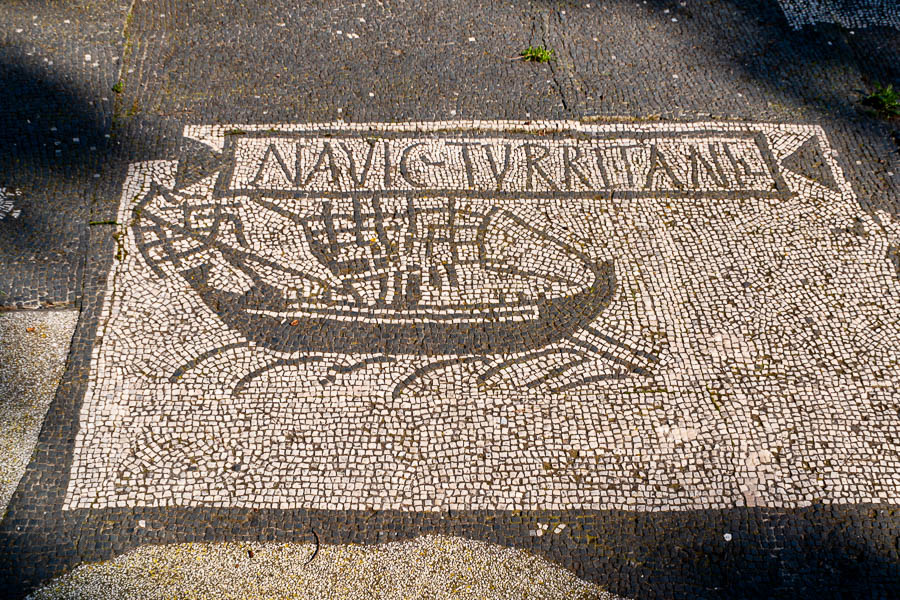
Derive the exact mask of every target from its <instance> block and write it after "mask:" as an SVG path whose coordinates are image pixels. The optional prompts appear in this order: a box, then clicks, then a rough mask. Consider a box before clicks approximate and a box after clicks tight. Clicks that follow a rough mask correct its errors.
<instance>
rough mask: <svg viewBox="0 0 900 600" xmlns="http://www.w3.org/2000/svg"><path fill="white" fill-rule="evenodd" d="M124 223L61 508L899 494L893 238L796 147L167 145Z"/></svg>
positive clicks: (451, 128) (565, 136) (282, 139)
mask: <svg viewBox="0 0 900 600" xmlns="http://www.w3.org/2000/svg"><path fill="white" fill-rule="evenodd" d="M117 223H118V228H119V231H118V234H117V248H116V255H115V260H114V261H113V266H112V269H111V272H110V274H109V278H108V281H107V285H106V292H105V295H104V297H103V309H102V313H101V316H100V320H99V325H98V331H97V337H96V341H95V343H94V347H93V356H92V361H91V366H90V374H89V386H88V389H87V391H86V393H85V396H84V400H83V403H82V406H81V415H80V421H79V428H78V433H77V437H76V440H75V448H74V452H73V461H72V466H71V472H70V477H69V482H68V489H67V493H66V500H65V507H66V509H69V510H71V509H79V508H95V509H98V508H100V509H102V508H112V507H140V506H146V507H174V506H218V507H242V508H261V509H262V508H266V509H290V508H322V509H338V510H350V509H353V510H357V509H373V510H380V509H396V510H415V511H433V510H445V509H461V510H482V509H491V510H511V509H548V510H560V509H570V508H584V509H606V508H626V509H633V510H686V509H695V508H711V507H730V506H735V505H747V506H802V505H806V504H809V503H812V502H815V501H824V502H836V503H843V502H860V501H862V502H896V501H897V499H898V498H897V490H898V489H900V487H898V483H900V460H893V461H892V460H891V459H890V458H886V457H890V456H897V454H896V452H891V451H889V448H890V447H891V445H892V444H894V443H895V436H896V432H897V430H898V420H900V419H898V405H897V402H896V398H898V397H900V393H898V389H897V387H898V383H900V365H898V363H897V361H896V356H895V355H896V353H895V352H894V351H893V349H894V348H896V347H897V345H898V343H900V323H898V320H897V318H896V315H898V314H900V293H898V292H900V282H898V277H897V272H896V270H895V269H894V265H893V263H892V262H891V260H890V256H891V249H893V248H895V247H896V246H897V244H898V242H900V231H898V230H897V228H896V226H895V225H892V224H891V222H890V221H889V220H888V219H879V218H878V217H877V215H876V216H874V217H873V216H871V215H864V214H863V213H862V212H861V211H860V209H859V206H858V203H857V201H856V199H855V197H854V195H853V192H852V190H851V189H850V187H849V186H848V185H847V183H846V182H845V181H844V179H843V177H842V174H841V171H840V169H839V167H838V165H837V163H836V161H835V157H834V155H833V152H832V151H831V149H830V147H829V145H828V142H827V140H826V138H825V135H824V134H823V132H822V130H821V129H820V128H818V127H814V126H800V125H765V124H761V125H747V124H728V123H704V124H691V125H687V124H645V125H633V124H632V125H597V126H588V125H582V124H575V123H560V122H547V123H514V122H479V123H416V124H404V125H384V124H356V125H349V124H343V123H337V124H320V125H298V126H294V125H274V126H189V127H187V128H186V129H185V131H184V139H183V144H182V149H181V151H180V153H179V155H178V156H177V158H175V159H173V160H158V161H149V162H141V163H135V164H132V165H131V167H130V169H129V172H128V176H127V179H126V181H125V183H124V188H123V193H122V198H121V205H120V210H119V214H118V219H117ZM810 448H816V451H814V452H811V451H810Z"/></svg>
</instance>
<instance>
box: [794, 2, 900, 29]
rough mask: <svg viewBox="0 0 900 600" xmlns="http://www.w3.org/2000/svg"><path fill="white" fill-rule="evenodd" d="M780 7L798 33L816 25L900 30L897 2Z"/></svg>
mask: <svg viewBox="0 0 900 600" xmlns="http://www.w3.org/2000/svg"><path fill="white" fill-rule="evenodd" d="M778 3H779V4H780V5H781V9H782V10H783V11H784V15H785V17H787V20H788V24H790V26H791V27H793V28H794V29H800V28H801V27H803V26H804V25H812V24H815V23H832V24H834V25H840V26H842V27H847V28H864V27H879V26H880V27H894V28H896V29H900V5H898V4H897V2H895V1H894V0H778Z"/></svg>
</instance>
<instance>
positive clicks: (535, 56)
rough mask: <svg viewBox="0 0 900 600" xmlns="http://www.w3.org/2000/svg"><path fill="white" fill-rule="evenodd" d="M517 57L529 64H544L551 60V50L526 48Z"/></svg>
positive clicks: (533, 47)
mask: <svg viewBox="0 0 900 600" xmlns="http://www.w3.org/2000/svg"><path fill="white" fill-rule="evenodd" d="M519 56H521V57H522V60H527V61H529V62H538V63H546V62H550V61H551V60H553V50H548V49H547V48H544V46H528V47H527V48H525V49H524V50H522V51H521V52H520V53H519Z"/></svg>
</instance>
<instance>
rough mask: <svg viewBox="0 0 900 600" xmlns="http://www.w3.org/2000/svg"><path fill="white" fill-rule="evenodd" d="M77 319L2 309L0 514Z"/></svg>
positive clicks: (69, 314)
mask: <svg viewBox="0 0 900 600" xmlns="http://www.w3.org/2000/svg"><path fill="white" fill-rule="evenodd" d="M77 319H78V311H74V310H48V311H23V312H5V313H0V515H2V513H5V512H6V505H7V504H8V503H9V499H10V497H11V496H12V494H13V491H14V490H15V489H16V485H18V483H19V478H21V477H22V473H24V472H25V466H26V465H27V464H28V459H29V458H31V453H32V451H33V450H34V445H35V443H36V442H37V437H38V433H39V432H40V429H41V423H42V422H43V420H44V415H45V414H46V413H47V407H48V406H49V405H50V401H51V400H53V394H54V393H55V392H56V386H57V384H58V383H59V379H60V377H61V376H62V373H63V368H64V367H65V364H66V363H65V361H66V354H67V353H68V351H69V342H70V341H71V339H72V332H73V331H74V329H75V322H76V321H77Z"/></svg>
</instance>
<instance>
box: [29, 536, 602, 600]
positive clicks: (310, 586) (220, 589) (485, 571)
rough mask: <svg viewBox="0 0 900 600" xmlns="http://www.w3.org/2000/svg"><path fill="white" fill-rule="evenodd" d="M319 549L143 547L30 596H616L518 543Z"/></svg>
mask: <svg viewBox="0 0 900 600" xmlns="http://www.w3.org/2000/svg"><path fill="white" fill-rule="evenodd" d="M314 552H315V545H314V544H260V543H227V544H179V545H175V546H142V547H140V548H138V549H136V550H134V551H132V552H129V553H127V554H124V555H122V556H120V557H118V558H116V559H114V560H110V561H106V562H102V563H96V564H86V565H82V566H80V567H78V568H76V569H75V570H74V571H73V572H71V573H69V574H68V575H65V576H63V577H60V578H59V579H56V580H54V581H53V582H51V583H50V584H49V585H47V586H46V587H44V588H41V589H40V590H38V591H37V592H35V593H34V594H33V595H32V596H30V598H32V599H33V600H62V599H64V598H65V599H72V600H74V599H79V600H100V599H102V598H115V599H117V600H126V599H130V598H135V599H141V600H150V599H154V598H160V599H161V598H216V599H223V600H224V599H228V598H242V599H250V598H296V599H298V600H299V599H304V598H335V599H336V598H353V599H358V598H384V599H393V598H397V599H400V598H430V599H438V598H460V599H462V598H473V599H474V598H547V599H549V598H565V599H567V600H570V599H584V600H587V599H597V600H615V599H616V598H617V596H613V595H611V594H609V593H607V592H604V591H602V590H600V589H599V588H598V587H596V586H594V585H592V584H590V583H587V582H585V581H583V580H581V579H578V578H577V577H575V576H574V575H573V574H572V573H570V572H569V571H566V570H564V569H561V568H559V567H557V566H555V565H553V564H551V563H549V562H547V561H545V560H543V559H541V558H538V557H535V556H531V555H529V554H528V553H526V552H523V551H521V550H515V549H512V548H504V547H501V546H496V545H492V544H487V543H484V542H473V541H468V540H462V539H460V538H450V537H441V536H427V537H421V538H417V539H414V540H410V541H405V542H392V543H387V544H383V545H378V546H353V545H336V546H330V545H323V546H321V547H320V548H319V550H318V552H317V553H315V556H313V553H314ZM311 558H312V560H310V559H311Z"/></svg>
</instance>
